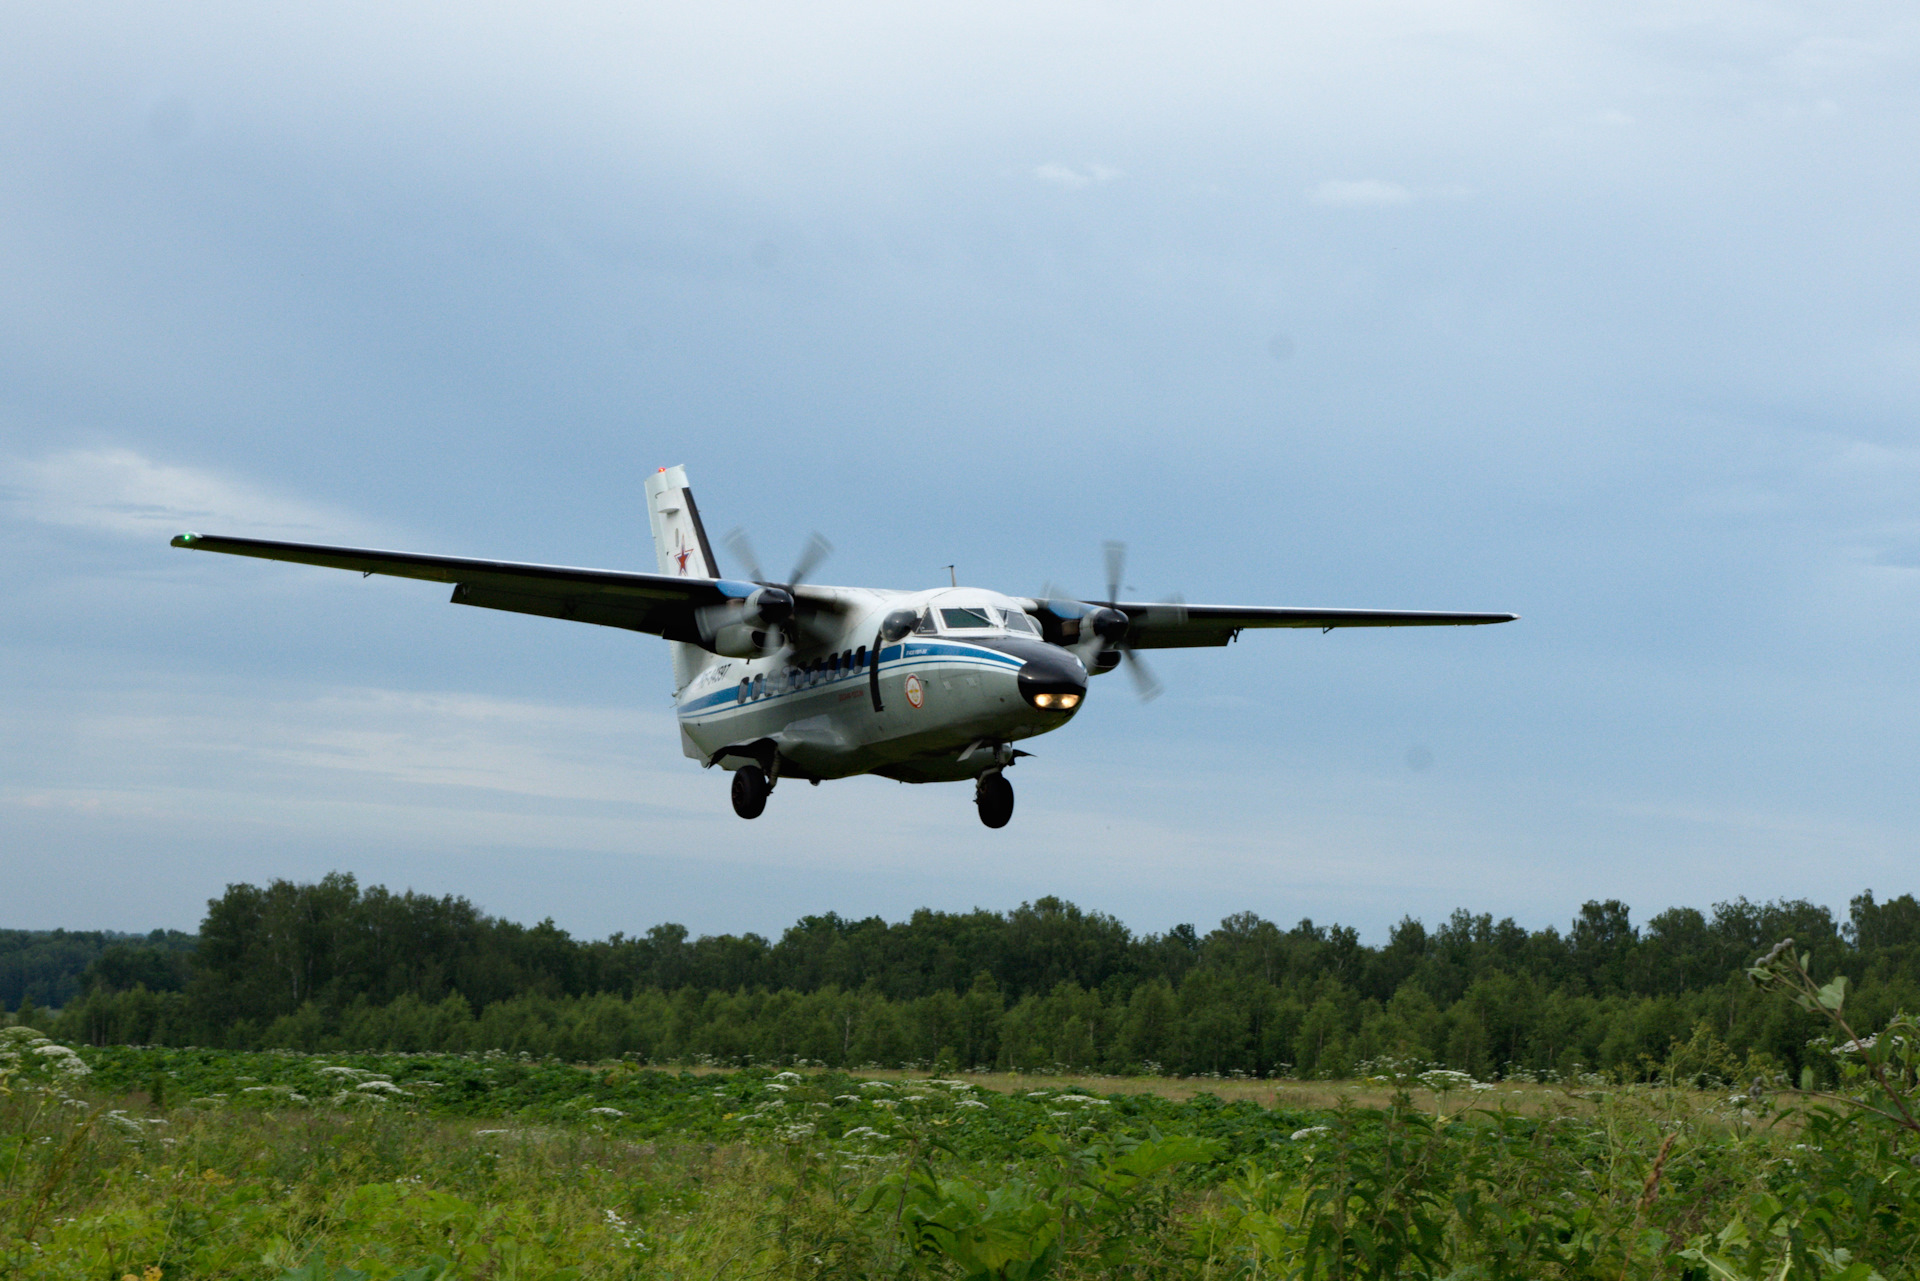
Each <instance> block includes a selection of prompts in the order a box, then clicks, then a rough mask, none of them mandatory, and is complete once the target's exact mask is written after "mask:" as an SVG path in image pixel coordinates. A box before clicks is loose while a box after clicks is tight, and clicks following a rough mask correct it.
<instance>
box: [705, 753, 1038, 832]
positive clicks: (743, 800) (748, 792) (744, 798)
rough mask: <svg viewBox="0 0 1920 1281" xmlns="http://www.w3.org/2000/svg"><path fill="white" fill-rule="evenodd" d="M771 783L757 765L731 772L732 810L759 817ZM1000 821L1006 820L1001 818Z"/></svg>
mask: <svg viewBox="0 0 1920 1281" xmlns="http://www.w3.org/2000/svg"><path fill="white" fill-rule="evenodd" d="M771 791H773V784H772V783H769V782H768V781H767V774H766V771H765V770H763V769H761V768H760V767H759V766H758V765H743V766H741V767H740V768H739V769H737V770H735V771H734V772H733V812H734V813H736V814H738V815H739V816H740V817H741V818H759V817H760V815H761V812H762V811H764V810H765V809H766V808H767V794H768V793H769V792H771ZM1007 812H1008V813H1012V812H1013V799H1012V797H1011V796H1009V797H1008V799H1007ZM1000 821H1001V822H1003V823H1004V822H1006V820H1005V819H1001V820H1000Z"/></svg>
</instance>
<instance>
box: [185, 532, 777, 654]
mask: <svg viewBox="0 0 1920 1281" xmlns="http://www.w3.org/2000/svg"><path fill="white" fill-rule="evenodd" d="M173 545H174V546H175V547H186V548H190V549H192V550H194V551H206V552H225V553H227V554H228V555H230V556H253V557H257V558H259V559H261V560H284V561H292V562H294V563H295V564H299V565H320V566H324V567H325V568H328V569H351V570H355V571H357V572H359V573H360V574H363V575H366V574H390V575H392V576H394V577H397V578H418V579H422V580H424V581H426V582H429V583H451V584H453V603H454V604H456V605H478V606H480V607H481V608H484V609H504V610H509V611H512V612H513V613H516V614H538V615H540V616H542V617H544V618H564V619H571V620H572V621H574V622H578V623H596V624H598V625H600V626H602V627H624V628H626V629H627V630H629V631H635V632H649V633H651V634H653V635H655V636H664V637H666V638H667V639H668V640H684V641H690V642H692V643H694V644H698V643H699V641H700V629H699V625H698V623H697V622H696V621H695V617H694V611H695V610H696V609H698V608H700V607H701V606H703V605H717V604H720V603H721V602H723V601H726V600H729V599H733V598H735V597H740V596H745V595H747V594H749V593H750V592H752V590H753V587H754V584H752V583H735V582H730V581H728V580H725V579H713V578H676V577H673V576H671V575H668V574H630V573H624V572H621V571H617V570H608V569H570V568H567V567H565V566H561V565H523V564H518V563H516V562H514V561H498V560H468V559H465V558H463V557H458V556H423V555H420V554H418V553H415V552H389V551H375V550H371V549H367V548H360V547H317V546H313V545H311V544H307V543H279V542H270V541H268V540H267V539H263V538H224V537H221V536H220V535H217V534H181V535H179V536H178V537H176V538H174V540H173Z"/></svg>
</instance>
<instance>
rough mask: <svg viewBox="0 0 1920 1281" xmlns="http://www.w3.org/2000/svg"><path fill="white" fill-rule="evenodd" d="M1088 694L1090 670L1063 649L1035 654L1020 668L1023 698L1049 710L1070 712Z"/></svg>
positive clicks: (1021, 694)
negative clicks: (1088, 672)
mask: <svg viewBox="0 0 1920 1281" xmlns="http://www.w3.org/2000/svg"><path fill="white" fill-rule="evenodd" d="M1086 696H1087V669H1086V668H1085V667H1083V666H1081V664H1080V660H1079V659H1077V658H1075V657H1074V656H1073V655H1072V654H1069V653H1067V651H1065V650H1064V649H1058V650H1054V651H1052V652H1050V653H1046V654H1035V655H1033V656H1032V657H1030V658H1028V659H1027V661H1026V662H1025V664H1023V665H1022V666H1021V668H1020V697H1022V698H1024V699H1026V700H1027V702H1029V703H1031V704H1033V705H1034V706H1035V707H1040V708H1045V709H1046V710H1048V711H1058V712H1070V711H1072V710H1073V709H1074V708H1076V707H1078V706H1080V700H1081V699H1083V698H1085V697H1086Z"/></svg>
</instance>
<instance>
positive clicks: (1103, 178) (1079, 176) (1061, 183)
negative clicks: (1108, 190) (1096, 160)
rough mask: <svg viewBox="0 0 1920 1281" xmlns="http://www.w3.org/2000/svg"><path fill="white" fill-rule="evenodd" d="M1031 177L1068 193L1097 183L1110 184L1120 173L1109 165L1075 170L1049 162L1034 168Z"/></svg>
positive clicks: (1088, 166)
mask: <svg viewBox="0 0 1920 1281" xmlns="http://www.w3.org/2000/svg"><path fill="white" fill-rule="evenodd" d="M1033 176H1034V177H1036V178H1038V179H1039V180H1040V181H1041V182H1046V183H1051V184H1053V185H1054V186H1056V187H1061V188H1064V189H1066V190H1068V191H1078V190H1080V189H1081V188H1082V187H1091V186H1093V185H1094V184H1095V183H1097V182H1112V181H1113V180H1114V179H1115V178H1118V177H1119V176H1120V171H1119V170H1118V169H1115V168H1114V167H1113V166H1111V165H1101V164H1092V163H1088V164H1084V165H1080V166H1078V167H1077V168H1076V167H1075V166H1073V165H1063V164H1059V163H1057V162H1049V163H1047V164H1044V165H1038V166H1036V167H1035V168H1034V171H1033Z"/></svg>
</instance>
